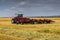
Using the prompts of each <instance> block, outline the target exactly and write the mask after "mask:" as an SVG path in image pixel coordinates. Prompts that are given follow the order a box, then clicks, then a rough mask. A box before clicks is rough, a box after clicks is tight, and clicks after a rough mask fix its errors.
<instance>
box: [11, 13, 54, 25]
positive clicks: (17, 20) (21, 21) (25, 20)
mask: <svg viewBox="0 0 60 40" xmlns="http://www.w3.org/2000/svg"><path fill="white" fill-rule="evenodd" d="M51 22H54V21H52V20H49V19H44V20H42V19H39V20H37V19H30V18H27V17H23V14H18V16H16V17H14V18H12V23H16V24H35V23H37V24H43V23H51Z"/></svg>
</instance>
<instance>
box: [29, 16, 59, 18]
mask: <svg viewBox="0 0 60 40" xmlns="http://www.w3.org/2000/svg"><path fill="white" fill-rule="evenodd" d="M30 18H60V16H30Z"/></svg>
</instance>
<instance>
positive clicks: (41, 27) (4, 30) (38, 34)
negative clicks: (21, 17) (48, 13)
mask: <svg viewBox="0 0 60 40" xmlns="http://www.w3.org/2000/svg"><path fill="white" fill-rule="evenodd" d="M36 19H39V18H36ZM41 19H51V20H54V21H55V23H52V24H24V25H21V24H18V25H17V24H12V23H11V18H0V35H1V34H2V35H1V36H0V38H2V39H1V40H4V39H6V40H8V39H11V40H13V39H14V40H60V18H41ZM4 34H5V36H4ZM7 35H9V37H8V36H7ZM11 36H13V37H11ZM5 37H8V38H5ZM14 37H16V39H15V38H14ZM18 38H21V39H18Z"/></svg>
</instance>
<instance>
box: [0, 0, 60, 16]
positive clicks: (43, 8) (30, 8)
mask: <svg viewBox="0 0 60 40" xmlns="http://www.w3.org/2000/svg"><path fill="white" fill-rule="evenodd" d="M18 13H22V14H24V16H54V15H60V0H0V17H13V16H14V15H16V14H18Z"/></svg>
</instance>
